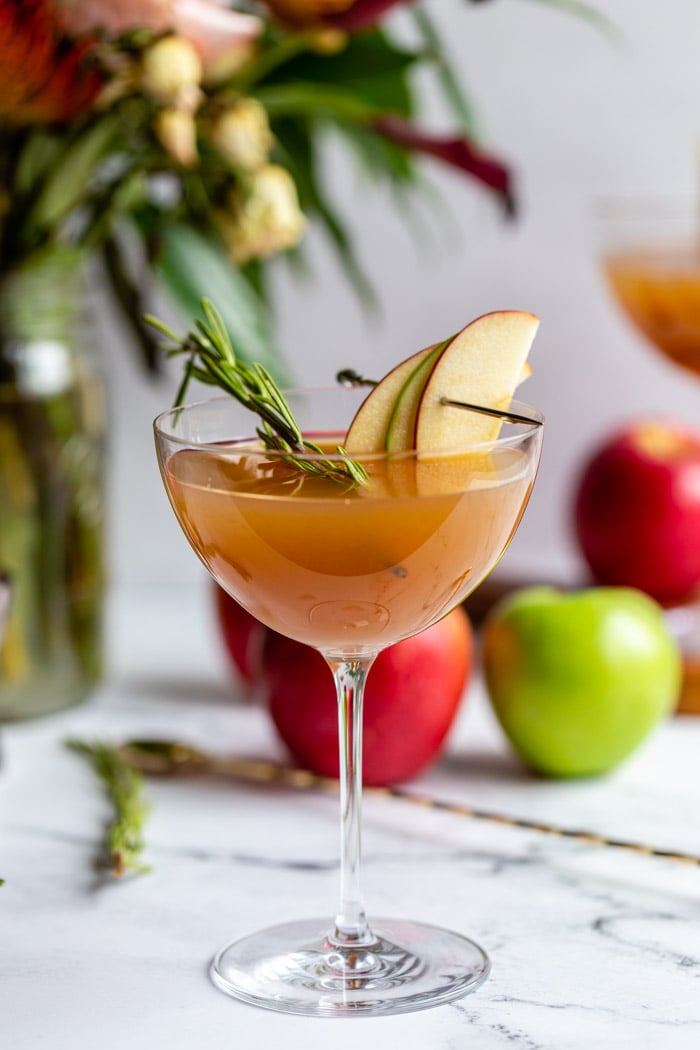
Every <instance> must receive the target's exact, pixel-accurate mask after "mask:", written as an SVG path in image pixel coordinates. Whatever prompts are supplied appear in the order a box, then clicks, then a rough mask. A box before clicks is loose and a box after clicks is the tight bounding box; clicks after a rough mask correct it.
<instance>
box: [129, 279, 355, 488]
mask: <svg viewBox="0 0 700 1050" xmlns="http://www.w3.org/2000/svg"><path fill="white" fill-rule="evenodd" d="M201 307H202V311H203V313H204V318H205V319H204V320H201V319H199V320H198V321H197V323H196V325H195V328H194V330H193V331H191V332H189V333H188V334H187V335H186V336H185V338H184V339H180V338H179V337H178V336H176V335H175V333H174V332H173V331H172V330H171V329H170V328H168V326H167V325H165V324H163V322H162V321H160V320H158V318H156V317H146V318H145V320H146V322H147V323H148V324H150V325H151V326H152V327H153V328H155V329H156V330H157V331H158V332H160V333H161V335H163V336H165V337H166V339H167V343H166V346H165V349H166V352H167V354H168V356H169V357H174V356H176V355H180V354H182V355H185V357H186V363H185V372H184V376H183V379H182V382H181V383H180V386H179V389H178V392H177V397H176V399H175V405H176V406H177V405H181V404H182V403H183V401H184V399H185V395H186V392H187V386H188V383H189V381H190V379H197V380H199V381H200V382H202V383H207V384H209V385H210V386H218V387H220V388H221V389H222V390H224V391H225V392H226V393H228V394H231V395H232V396H233V397H235V398H236V400H237V401H239V402H240V404H242V405H243V406H244V407H245V408H248V409H249V410H250V411H251V412H253V413H255V414H256V415H257V416H259V418H260V420H261V426H259V427H258V428H257V433H258V436H259V438H260V440H261V442H262V443H263V445H264V447H265V448H267V449H269V450H270V451H275V452H281V453H283V454H284V459H285V461H286V462H287V464H288V465H289V466H292V467H296V468H297V469H298V470H299V471H301V472H303V473H305V474H310V475H315V476H317V477H327V478H330V479H332V480H333V481H337V482H339V483H341V484H344V485H348V486H354V485H363V484H365V483H366V482H367V481H368V475H367V471H366V470H365V468H364V467H363V466H362V464H361V463H358V462H357V461H356V460H353V459H351V458H350V457H349V456H348V454H347V452H346V451H345V449H344V448H343V447H342V446H340V445H339V446H337V448H336V452H337V454H338V456H339V457H340V458H339V459H338V460H333V459H329V458H327V457H325V456H324V455H323V451H322V449H320V448H319V447H318V445H314V444H313V443H312V442H310V441H306V440H305V438H304V436H303V434H302V432H301V429H300V428H299V425H298V424H297V422H296V420H295V418H294V415H293V413H292V411H291V409H290V407H289V405H288V404H287V402H286V401H285V399H284V395H283V394H282V391H281V390H280V389H279V387H278V386H277V384H276V383H275V381H274V379H273V378H272V376H271V375H270V373H269V372H268V371H267V369H266V368H264V367H263V366H262V365H261V364H253V365H249V364H247V363H246V362H245V361H240V360H239V359H238V358H237V357H236V352H235V349H234V347H233V344H232V343H231V338H230V336H229V334H228V331H227V329H226V326H225V324H224V322H223V319H222V317H221V315H220V313H219V312H218V310H217V309H216V307H215V306H214V305H213V303H211V302H209V300H207V299H204V300H202V303H201ZM310 454H311V455H312V456H313V457H314V458H312V459H309V458H308V456H309V455H310Z"/></svg>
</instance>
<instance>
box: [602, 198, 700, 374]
mask: <svg viewBox="0 0 700 1050" xmlns="http://www.w3.org/2000/svg"><path fill="white" fill-rule="evenodd" d="M597 227H598V234H599V241H600V248H601V252H602V256H603V265H604V269H605V274H606V277H607V279H608V283H609V285H610V288H611V290H612V292H613V294H614V296H615V298H616V300H617V302H618V304H619V305H620V306H621V307H622V308H623V310H624V312H625V314H626V315H627V317H628V318H629V320H631V321H632V323H633V324H634V326H635V327H636V329H637V331H639V332H641V333H642V335H644V336H646V338H647V340H648V341H649V342H650V343H651V344H652V346H654V347H655V348H656V349H657V350H660V351H661V353H662V354H664V355H665V356H666V357H667V358H668V359H669V360H671V361H673V362H674V363H675V364H677V365H681V366H682V367H683V368H686V369H688V370H689V371H691V372H693V373H694V374H695V375H696V376H697V375H700V213H699V212H698V209H697V206H696V205H694V204H691V202H690V201H684V200H683V199H674V198H656V199H653V198H652V199H648V200H645V199H640V200H635V199H634V198H631V199H619V200H610V201H607V202H606V203H604V204H602V205H601V206H600V208H599V210H598V214H597Z"/></svg>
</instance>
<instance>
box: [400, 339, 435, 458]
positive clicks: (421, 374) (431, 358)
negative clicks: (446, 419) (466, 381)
mask: <svg viewBox="0 0 700 1050" xmlns="http://www.w3.org/2000/svg"><path fill="white" fill-rule="evenodd" d="M448 343H449V340H446V341H445V342H442V343H438V344H437V345H436V346H434V347H432V349H431V350H430V352H429V353H427V354H425V356H424V357H423V358H422V360H421V361H420V363H419V364H418V365H416V367H415V368H414V369H413V371H412V372H411V374H410V376H409V377H408V379H407V380H406V382H405V383H404V384H403V386H402V387H401V390H400V391H399V394H398V397H397V398H396V402H395V404H394V410H393V412H392V413H391V416H390V418H389V423H388V425H387V429H386V438H385V440H384V447H385V448H386V449H387V450H388V451H389V452H397V451H400V450H402V449H410V448H412V447H413V434H414V432H415V429H416V412H417V411H418V405H419V403H420V399H421V397H422V395H423V390H424V388H425V384H426V383H427V381H428V379H429V377H430V374H431V372H432V370H433V367H434V365H435V362H436V361H437V359H438V357H439V356H440V354H441V353H442V351H443V350H444V349H445V347H446V346H447V344H448Z"/></svg>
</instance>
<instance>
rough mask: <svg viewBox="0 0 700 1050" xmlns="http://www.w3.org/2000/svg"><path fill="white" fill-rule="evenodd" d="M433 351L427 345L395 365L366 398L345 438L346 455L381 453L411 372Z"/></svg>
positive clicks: (431, 347) (432, 347) (433, 347)
mask: <svg viewBox="0 0 700 1050" xmlns="http://www.w3.org/2000/svg"><path fill="white" fill-rule="evenodd" d="M440 345H442V344H440ZM434 350H435V346H427V347H425V349H424V350H419V351H418V352H417V353H415V354H413V355H412V356H411V357H409V358H407V359H406V360H405V361H402V362H401V363H400V364H398V365H396V367H395V368H392V370H391V372H388V373H387V374H386V375H385V376H384V378H383V379H381V380H380V381H379V382H378V383H377V384H376V386H375V387H374V388H373V390H372V391H371V393H370V394H368V395H367V397H366V398H365V400H364V401H363V402H362V404H361V405H360V407H359V409H358V410H357V412H356V414H355V418H354V419H353V421H352V423H351V424H350V428H349V430H348V432H347V434H346V435H345V441H344V448H345V450H346V451H347V452H348V453H349V455H357V453H360V452H381V451H383V449H384V448H385V447H386V439H387V431H388V429H389V423H390V421H391V419H392V416H393V415H394V413H395V411H396V408H397V403H398V401H399V399H400V397H401V392H402V390H403V389H404V387H405V385H406V383H407V381H408V380H409V379H410V378H411V375H412V374H413V372H414V371H415V370H416V369H417V368H418V367H419V365H420V364H421V363H422V362H423V361H424V360H425V358H426V357H428V355H429V354H430V353H432V352H433V351H434ZM411 438H413V434H411Z"/></svg>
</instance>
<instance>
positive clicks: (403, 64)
mask: <svg viewBox="0 0 700 1050" xmlns="http://www.w3.org/2000/svg"><path fill="white" fill-rule="evenodd" d="M422 57H423V56H422V55H420V54H418V53H416V52H415V51H406V50H402V49H400V48H398V47H396V46H395V45H394V44H393V43H392V42H391V41H390V40H389V38H388V37H387V36H386V35H385V34H384V33H382V32H380V31H374V32H370V33H357V34H352V35H351V36H350V37H349V38H348V43H347V45H346V47H345V49H344V50H343V51H340V52H336V53H335V54H332V55H323V54H318V53H314V52H308V51H307V52H305V53H304V54H301V55H297V56H296V57H295V58H293V59H292V60H291V61H289V62H287V63H286V65H284V66H283V67H282V68H280V69H278V70H275V71H274V73H273V74H272V75H271V76H270V77H269V78H266V81H265V83H275V82H279V81H281V82H283V83H288V82H289V81H292V82H295V81H297V82H299V83H306V84H318V85H325V86H327V87H330V86H334V87H337V85H339V84H342V85H343V87H344V88H345V89H347V90H348V91H350V92H352V94H353V95H355V96H356V97H357V98H359V99H362V100H363V101H365V102H366V103H371V104H372V105H374V106H377V107H380V108H381V109H384V110H391V111H392V112H393V113H399V114H401V115H402V116H410V114H411V111H412V98H411V92H410V89H409V86H408V81H407V74H408V73H409V71H410V70H411V68H412V67H413V66H414V65H415V64H416V63H417V62H419V61H420V60H421V58H422Z"/></svg>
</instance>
